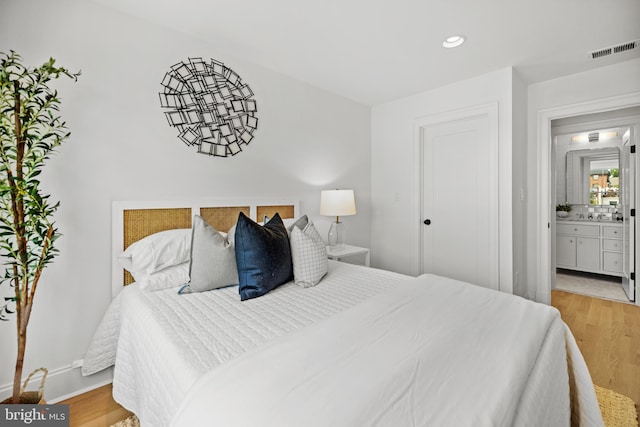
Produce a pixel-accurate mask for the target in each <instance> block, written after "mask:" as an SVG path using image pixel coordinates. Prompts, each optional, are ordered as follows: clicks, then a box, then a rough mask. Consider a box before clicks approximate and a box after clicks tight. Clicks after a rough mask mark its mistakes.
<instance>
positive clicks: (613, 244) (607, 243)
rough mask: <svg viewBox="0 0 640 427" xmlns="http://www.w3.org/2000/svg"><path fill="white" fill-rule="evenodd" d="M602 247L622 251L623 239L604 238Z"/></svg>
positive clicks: (606, 249) (607, 249)
mask: <svg viewBox="0 0 640 427" xmlns="http://www.w3.org/2000/svg"><path fill="white" fill-rule="evenodd" d="M602 249H603V250H605V251H616V252H622V240H613V239H602Z"/></svg>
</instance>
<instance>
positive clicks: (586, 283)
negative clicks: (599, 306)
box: [556, 268, 630, 303]
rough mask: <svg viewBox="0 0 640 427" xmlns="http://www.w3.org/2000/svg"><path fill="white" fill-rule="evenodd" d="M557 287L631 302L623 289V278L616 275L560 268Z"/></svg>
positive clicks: (557, 271) (557, 275)
mask: <svg viewBox="0 0 640 427" xmlns="http://www.w3.org/2000/svg"><path fill="white" fill-rule="evenodd" d="M556 289H557V290H560V291H566V292H571V293H574V294H581V295H588V296H591V297H596V298H603V299H608V300H613V301H620V302H626V303H629V302H630V301H629V299H628V298H627V294H625V293H624V290H623V289H622V279H621V278H620V277H615V276H605V275H602V274H592V273H583V272H581V271H572V270H563V269H560V268H559V269H557V270H556Z"/></svg>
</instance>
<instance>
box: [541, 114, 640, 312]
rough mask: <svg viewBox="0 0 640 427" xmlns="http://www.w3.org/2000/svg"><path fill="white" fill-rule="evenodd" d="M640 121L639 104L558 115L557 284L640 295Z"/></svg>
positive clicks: (592, 292) (626, 298) (554, 128)
mask: <svg viewBox="0 0 640 427" xmlns="http://www.w3.org/2000/svg"><path fill="white" fill-rule="evenodd" d="M639 124H640V108H638V107H634V108H627V109H623V110H615V111H610V112H606V113H597V114H586V115H581V116H574V117H567V118H562V119H556V120H552V121H551V137H552V144H551V145H552V146H551V172H552V177H551V184H552V188H551V195H552V198H551V203H552V206H554V207H555V214H556V215H555V217H553V219H552V221H551V224H550V225H551V227H550V228H551V243H552V244H551V263H550V264H551V266H552V277H551V284H552V289H558V290H563V291H567V292H572V293H579V294H583V295H588V296H592V297H597V298H603V299H609V300H615V301H622V302H627V303H628V302H633V301H635V299H636V294H635V277H634V276H635V272H634V271H635V241H636V237H635V227H634V225H635V217H634V211H635V210H634V208H635V198H634V196H635V193H636V192H635V183H636V180H637V178H636V172H635V165H636V159H635V154H634V149H635V146H634V140H635V139H636V135H637V134H638V129H639V128H640V126H639ZM632 209H633V210H632Z"/></svg>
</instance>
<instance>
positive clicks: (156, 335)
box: [83, 261, 410, 427]
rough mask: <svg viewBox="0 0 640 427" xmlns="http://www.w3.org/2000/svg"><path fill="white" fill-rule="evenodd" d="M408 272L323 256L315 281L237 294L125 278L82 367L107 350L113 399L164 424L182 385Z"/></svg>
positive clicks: (88, 369) (103, 361)
mask: <svg viewBox="0 0 640 427" xmlns="http://www.w3.org/2000/svg"><path fill="white" fill-rule="evenodd" d="M409 279H410V277H408V276H404V275H401V274H397V273H392V272H388V271H384V270H376V269H372V268H365V267H360V266H355V265H350V264H345V263H339V262H334V261H330V262H329V273H328V274H327V276H326V277H325V278H324V279H323V280H322V281H321V282H320V284H318V285H317V286H315V287H311V288H304V289H303V288H300V287H299V286H297V285H295V284H293V283H288V284H285V285H282V286H280V287H278V288H277V289H275V290H273V291H271V292H270V293H268V294H267V295H264V296H262V297H260V298H256V299H252V300H248V301H243V302H241V301H240V299H239V296H238V288H237V287H236V286H234V287H229V288H224V289H218V290H215V291H210V292H203V293H196V294H185V295H177V294H176V289H168V290H165V291H157V292H145V291H142V290H140V289H138V288H137V287H136V286H135V285H132V286H128V287H127V288H126V289H124V290H123V291H122V292H121V293H120V294H119V295H118V297H117V298H116V299H115V300H114V302H113V303H112V306H111V307H110V308H109V310H108V312H107V314H106V315H105V319H103V322H102V324H101V326H100V327H99V328H98V331H97V332H96V336H95V337H94V339H93V341H92V344H91V346H90V348H89V350H88V351H87V354H86V355H85V366H84V368H83V374H85V375H88V374H90V373H93V372H97V371H98V370H100V369H104V368H106V367H108V366H109V365H110V364H113V362H114V358H113V355H114V354H115V355H116V357H115V371H114V382H113V395H114V398H115V399H116V401H118V402H119V403H120V404H122V405H123V406H124V407H125V408H127V409H129V410H131V411H133V412H135V413H136V414H137V415H138V417H139V418H140V420H141V422H142V425H143V426H154V427H155V426H163V425H167V424H168V422H169V420H170V419H171V416H172V415H173V413H174V412H175V411H176V410H177V408H178V405H179V404H180V401H181V399H182V397H183V396H184V395H185V393H186V392H187V390H188V389H189V388H190V387H191V386H192V385H193V384H194V383H195V382H196V381H197V380H198V379H199V378H200V377H202V376H203V375H204V374H205V373H206V372H208V371H209V370H210V369H212V368H213V367H216V366H218V365H220V364H221V363H224V362H226V361H228V360H231V359H233V358H235V357H237V356H238V355H240V354H243V353H244V352H246V351H248V350H250V349H253V348H255V347H257V346H258V345H260V344H262V343H265V342H267V341H269V340H271V339H273V338H276V337H279V336H283V335H285V334H288V333H290V332H291V331H294V330H296V329H299V328H301V327H303V326H307V325H310V324H312V323H315V322H317V321H319V320H322V319H325V318H328V317H330V316H331V315H333V314H335V313H338V312H341V311H343V310H345V309H347V308H349V307H352V306H354V305H356V304H358V303H360V302H362V301H364V300H366V299H368V298H370V297H371V296H374V295H377V294H380V293H382V292H384V291H387V290H389V289H392V288H393V287H395V286H398V282H401V281H405V280H409ZM116 345H117V352H116Z"/></svg>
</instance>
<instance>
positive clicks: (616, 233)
mask: <svg viewBox="0 0 640 427" xmlns="http://www.w3.org/2000/svg"><path fill="white" fill-rule="evenodd" d="M602 235H603V236H604V237H618V238H620V239H622V227H611V226H609V227H602Z"/></svg>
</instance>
